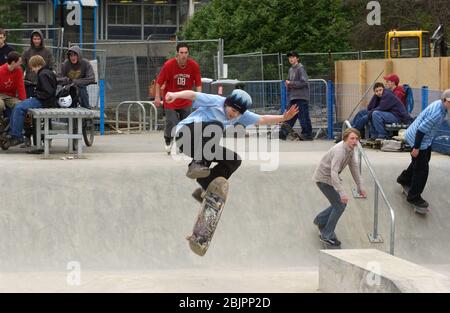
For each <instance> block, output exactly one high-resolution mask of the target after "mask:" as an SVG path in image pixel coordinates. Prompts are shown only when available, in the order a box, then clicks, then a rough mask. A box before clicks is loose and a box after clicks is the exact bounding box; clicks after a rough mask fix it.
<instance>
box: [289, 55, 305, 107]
mask: <svg viewBox="0 0 450 313" xmlns="http://www.w3.org/2000/svg"><path fill="white" fill-rule="evenodd" d="M289 81H290V82H289V85H288V86H287V88H288V94H289V100H296V99H303V100H306V101H309V83H308V74H307V73H306V70H305V68H304V67H303V65H302V64H301V63H298V64H296V65H293V66H291V68H290V69H289Z"/></svg>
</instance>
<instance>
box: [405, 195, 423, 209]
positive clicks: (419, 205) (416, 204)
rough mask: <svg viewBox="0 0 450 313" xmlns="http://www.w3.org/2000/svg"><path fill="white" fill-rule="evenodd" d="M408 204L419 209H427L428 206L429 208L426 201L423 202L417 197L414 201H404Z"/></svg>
mask: <svg viewBox="0 0 450 313" xmlns="http://www.w3.org/2000/svg"><path fill="white" fill-rule="evenodd" d="M406 200H407V201H408V202H409V203H411V204H413V205H415V206H416V207H419V208H424V209H425V208H428V206H429V204H428V202H427V201H425V200H424V199H422V197H420V196H419V197H418V198H416V199H414V200H409V199H406Z"/></svg>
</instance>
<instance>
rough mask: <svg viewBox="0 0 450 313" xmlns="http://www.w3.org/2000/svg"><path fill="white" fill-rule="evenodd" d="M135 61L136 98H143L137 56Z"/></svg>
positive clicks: (134, 57) (134, 58)
mask: <svg viewBox="0 0 450 313" xmlns="http://www.w3.org/2000/svg"><path fill="white" fill-rule="evenodd" d="M133 63H134V81H135V82H136V84H135V85H136V100H138V101H139V100H141V91H140V88H139V73H138V65H137V56H136V55H134V56H133Z"/></svg>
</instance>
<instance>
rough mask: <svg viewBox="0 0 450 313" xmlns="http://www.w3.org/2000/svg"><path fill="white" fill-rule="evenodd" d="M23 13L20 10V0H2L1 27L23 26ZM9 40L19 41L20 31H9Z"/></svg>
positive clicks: (0, 1)
mask: <svg viewBox="0 0 450 313" xmlns="http://www.w3.org/2000/svg"><path fill="white" fill-rule="evenodd" d="M21 27H22V14H21V12H20V0H0V28H4V29H7V28H21ZM7 36H8V38H7V40H8V42H18V40H20V38H21V34H19V33H9V34H8V35H7Z"/></svg>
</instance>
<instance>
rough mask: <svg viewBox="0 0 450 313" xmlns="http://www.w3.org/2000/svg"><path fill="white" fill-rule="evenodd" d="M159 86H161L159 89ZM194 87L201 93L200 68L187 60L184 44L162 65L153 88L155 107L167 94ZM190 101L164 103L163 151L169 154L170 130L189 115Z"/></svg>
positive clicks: (187, 47) (190, 60)
mask: <svg viewBox="0 0 450 313" xmlns="http://www.w3.org/2000/svg"><path fill="white" fill-rule="evenodd" d="M161 86H163V87H162V88H161ZM194 86H195V87H196V91H197V92H201V91H202V78H201V75H200V67H199V65H198V63H197V62H195V61H194V60H192V59H191V58H189V46H188V45H187V44H185V43H180V44H178V45H177V54H176V56H175V57H174V58H172V59H170V60H168V61H167V62H166V63H164V65H163V67H162V69H161V71H160V73H159V75H158V78H157V79H156V88H155V105H156V107H160V106H161V90H163V95H162V98H163V99H165V95H166V93H167V92H178V91H182V90H192V88H193V87H194ZM191 106H192V101H191V100H186V99H177V100H175V101H173V102H170V103H168V102H167V101H164V112H165V115H166V125H165V129H164V140H165V149H166V152H167V153H170V150H171V148H172V142H173V134H172V129H173V128H174V127H175V126H176V125H177V124H178V123H179V122H180V121H181V120H184V119H185V118H186V117H188V115H189V114H190V113H191Z"/></svg>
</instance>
